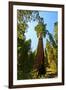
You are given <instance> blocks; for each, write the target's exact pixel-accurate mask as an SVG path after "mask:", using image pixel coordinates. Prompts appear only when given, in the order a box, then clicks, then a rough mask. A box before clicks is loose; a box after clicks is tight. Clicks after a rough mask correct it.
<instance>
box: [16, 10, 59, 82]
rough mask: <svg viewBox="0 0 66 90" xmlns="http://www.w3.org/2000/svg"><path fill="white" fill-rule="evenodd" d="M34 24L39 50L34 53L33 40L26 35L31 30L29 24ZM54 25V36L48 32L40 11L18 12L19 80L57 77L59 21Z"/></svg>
mask: <svg viewBox="0 0 66 90" xmlns="http://www.w3.org/2000/svg"><path fill="white" fill-rule="evenodd" d="M48 17H49V16H48ZM32 22H36V25H35V27H34V30H35V32H36V36H37V38H38V44H37V48H36V49H35V50H34V51H32V48H31V42H32V41H31V39H26V35H25V33H27V29H28V28H29V24H28V23H32ZM50 23H51V20H50ZM53 24H54V29H53V34H52V33H51V32H50V31H49V30H47V28H46V27H47V24H45V22H44V18H43V17H41V16H40V14H39V11H29V10H17V79H18V80H22V79H40V78H55V77H57V74H58V21H56V22H54V23H53ZM31 27H32V26H31ZM44 38H45V39H44ZM44 40H45V42H44Z"/></svg>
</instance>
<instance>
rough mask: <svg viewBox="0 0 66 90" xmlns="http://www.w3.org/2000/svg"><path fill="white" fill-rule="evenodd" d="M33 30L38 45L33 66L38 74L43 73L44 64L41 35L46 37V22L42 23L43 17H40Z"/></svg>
mask: <svg viewBox="0 0 66 90" xmlns="http://www.w3.org/2000/svg"><path fill="white" fill-rule="evenodd" d="M35 31H36V33H37V37H38V47H37V54H36V57H35V65H34V68H35V69H37V70H38V75H40V76H41V75H42V74H45V73H46V71H45V65H44V47H43V37H46V24H44V22H43V19H42V18H40V21H39V22H38V24H37V26H36V27H35Z"/></svg>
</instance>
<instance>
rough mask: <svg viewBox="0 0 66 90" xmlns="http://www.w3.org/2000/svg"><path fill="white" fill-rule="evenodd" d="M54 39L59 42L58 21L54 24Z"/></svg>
mask: <svg viewBox="0 0 66 90" xmlns="http://www.w3.org/2000/svg"><path fill="white" fill-rule="evenodd" d="M54 39H55V42H56V44H58V22H56V23H55V24H54Z"/></svg>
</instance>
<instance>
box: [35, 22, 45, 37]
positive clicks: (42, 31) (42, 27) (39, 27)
mask: <svg viewBox="0 0 66 90" xmlns="http://www.w3.org/2000/svg"><path fill="white" fill-rule="evenodd" d="M35 31H36V32H37V36H39V35H40V34H42V35H43V36H44V37H45V36H46V24H43V23H42V22H39V23H38V25H37V26H36V27H35Z"/></svg>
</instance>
